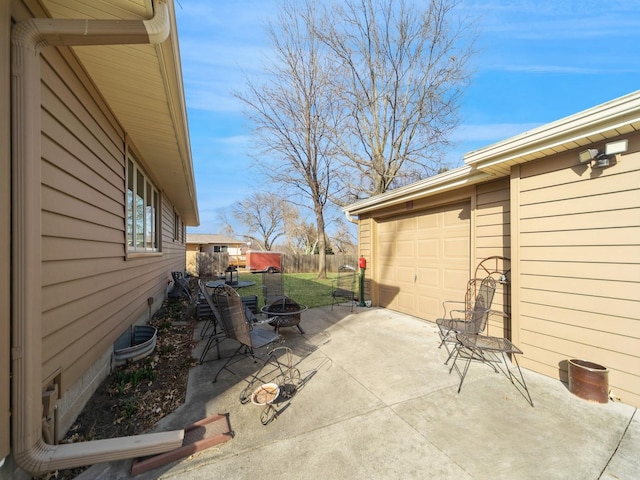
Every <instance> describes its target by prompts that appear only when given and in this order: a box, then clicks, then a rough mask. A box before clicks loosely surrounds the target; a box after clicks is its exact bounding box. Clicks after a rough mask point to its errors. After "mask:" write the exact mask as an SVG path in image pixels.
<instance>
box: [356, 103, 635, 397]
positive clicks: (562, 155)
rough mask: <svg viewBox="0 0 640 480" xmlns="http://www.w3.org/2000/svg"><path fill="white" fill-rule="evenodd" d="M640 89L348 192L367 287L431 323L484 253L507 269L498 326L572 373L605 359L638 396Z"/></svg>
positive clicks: (552, 370)
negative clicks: (457, 161) (403, 176)
mask: <svg viewBox="0 0 640 480" xmlns="http://www.w3.org/2000/svg"><path fill="white" fill-rule="evenodd" d="M639 131H640V91H638V92H634V93H632V94H629V95H626V96H624V97H621V98H618V99H615V100H613V101H611V102H608V103H605V104H603V105H599V106H597V107H594V108H592V109H589V110H586V111H584V112H580V113H578V114H576V115H573V116H570V117H567V118H565V119H562V120H559V121H557V122H553V123H550V124H548V125H544V126H542V127H539V128H537V129H535V130H532V131H530V132H527V133H525V134H522V135H518V136H516V137H513V138H510V139H507V140H505V141H502V142H499V143H497V144H494V145H491V146H488V147H486V148H483V149H480V150H476V151H473V152H470V153H468V154H467V155H465V158H464V160H465V165H464V166H463V167H460V168H458V169H455V170H452V171H449V172H445V173H443V174H440V175H437V176H434V177H430V178H427V179H425V180H422V181H420V182H417V183H415V184H412V185H408V186H406V187H402V188H399V189H396V190H393V191H390V192H387V193H384V194H382V195H379V196H376V197H372V198H369V199H366V200H362V201H360V202H357V203H354V204H352V205H350V206H348V207H347V208H346V209H345V213H346V214H347V215H348V216H350V217H354V216H357V219H358V225H359V248H360V254H361V255H363V256H364V257H365V258H366V259H367V262H368V263H367V270H366V275H367V277H366V281H365V283H366V295H368V296H369V297H370V298H371V300H372V302H373V304H374V305H378V306H382V307H386V308H390V309H393V310H397V311H400V312H403V313H407V314H411V315H414V316H417V317H420V318H424V319H426V320H429V321H435V319H436V318H437V317H438V316H440V315H441V314H442V301H443V300H458V299H462V298H464V293H465V289H466V282H467V280H468V279H469V278H471V277H473V276H474V275H477V273H476V268H478V265H479V264H481V263H482V262H483V260H484V259H487V258H499V259H500V262H502V265H501V266H500V268H502V269H503V270H504V271H505V272H508V275H507V278H506V281H505V282H503V283H502V284H501V285H500V287H499V288H500V290H499V291H498V292H497V297H496V298H497V301H495V300H494V305H493V306H494V308H498V309H501V310H502V311H503V312H504V313H505V315H504V319H503V318H500V319H499V320H493V321H492V322H491V323H490V325H489V330H490V334H491V335H499V334H503V335H505V336H507V337H509V338H510V339H511V340H512V341H513V342H514V343H515V344H516V345H518V346H519V347H520V348H521V349H522V350H523V351H524V356H523V359H522V364H523V366H525V367H526V368H529V369H531V370H535V371H537V372H540V373H543V374H545V375H548V376H551V377H555V378H560V379H561V380H566V375H567V373H566V371H567V360H568V359H570V358H582V359H586V360H589V361H591V362H595V363H598V364H601V365H604V366H606V367H607V368H609V370H610V374H609V383H610V388H611V390H612V394H613V395H615V396H617V397H619V398H621V399H622V401H623V402H625V403H628V404H632V405H635V406H640V357H639V356H638V355H637V352H639V351H640V133H639Z"/></svg>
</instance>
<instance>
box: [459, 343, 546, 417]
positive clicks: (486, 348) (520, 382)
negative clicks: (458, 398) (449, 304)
mask: <svg viewBox="0 0 640 480" xmlns="http://www.w3.org/2000/svg"><path fill="white" fill-rule="evenodd" d="M456 337H457V341H458V343H457V345H456V347H455V356H454V359H453V365H452V366H451V369H450V370H449V373H451V370H453V369H454V368H455V369H456V371H457V372H458V374H459V375H460V385H459V386H458V393H460V390H461V389H462V383H463V382H464V379H465V377H466V376H467V372H468V371H469V365H470V364H471V360H479V361H481V362H483V363H487V364H489V365H490V366H491V367H492V368H493V370H494V371H495V372H496V373H497V372H498V370H500V372H502V373H503V374H504V376H505V377H507V379H508V380H509V381H510V382H511V384H512V385H513V386H514V387H515V389H516V390H518V392H519V393H520V395H522V396H523V397H524V398H525V400H527V402H529V405H531V406H532V407H533V400H532V399H531V394H530V393H529V389H528V388H527V384H526V382H525V380H524V376H523V375H522V370H520V364H519V363H518V357H517V355H522V350H520V349H519V348H518V347H516V346H515V345H514V344H513V343H511V340H509V339H507V338H503V337H491V336H486V335H480V334H477V333H468V332H462V333H458V334H457V335H456ZM507 355H509V356H511V359H512V361H513V364H515V366H516V369H517V371H518V375H517V376H516V375H515V374H514V372H513V371H512V370H513V368H512V367H509V363H508V362H509V360H508V359H507ZM459 358H465V359H466V360H467V362H466V363H465V365H464V369H463V370H462V371H460V369H459V368H458V366H457V365H456V362H457V361H458V359H459ZM496 366H497V368H496Z"/></svg>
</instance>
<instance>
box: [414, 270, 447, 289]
mask: <svg viewBox="0 0 640 480" xmlns="http://www.w3.org/2000/svg"><path fill="white" fill-rule="evenodd" d="M440 280H441V278H440V270H438V269H437V268H419V269H418V281H419V282H418V284H419V286H420V287H421V288H436V289H439V288H440V287H441V286H442V282H441V281H440Z"/></svg>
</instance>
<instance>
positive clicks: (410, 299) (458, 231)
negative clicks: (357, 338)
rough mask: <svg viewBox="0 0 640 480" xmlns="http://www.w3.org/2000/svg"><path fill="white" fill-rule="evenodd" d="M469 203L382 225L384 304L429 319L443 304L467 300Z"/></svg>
mask: <svg viewBox="0 0 640 480" xmlns="http://www.w3.org/2000/svg"><path fill="white" fill-rule="evenodd" d="M470 211H471V208H470V204H469V202H465V203H458V204H455V205H447V206H443V207H440V208H437V209H433V210H427V211H422V212H416V213H413V214H412V215H407V216H402V217H393V218H391V219H389V220H385V221H378V225H377V240H378V241H377V242H376V243H377V249H376V266H377V268H376V272H377V274H376V277H377V278H376V281H377V282H376V283H377V286H378V295H379V297H378V298H379V304H380V305H381V306H384V307H387V308H390V309H392V310H397V311H399V312H403V313H407V314H410V315H415V316H417V317H420V318H425V319H427V320H435V319H436V318H437V317H439V316H441V313H442V302H443V301H444V300H457V299H461V298H462V299H463V298H464V288H465V286H466V283H467V280H468V279H469V268H470V267H469V265H470V259H469V257H470V233H471V227H470V225H471V222H470Z"/></svg>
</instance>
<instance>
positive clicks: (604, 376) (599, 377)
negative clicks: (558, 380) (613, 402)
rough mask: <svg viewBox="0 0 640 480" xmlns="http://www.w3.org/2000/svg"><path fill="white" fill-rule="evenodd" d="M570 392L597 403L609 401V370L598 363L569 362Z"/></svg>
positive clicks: (573, 359)
mask: <svg viewBox="0 0 640 480" xmlns="http://www.w3.org/2000/svg"><path fill="white" fill-rule="evenodd" d="M568 374H569V391H570V392H571V393H573V394H574V395H576V396H578V397H580V398H583V399H585V400H590V401H592V402H597V403H607V402H608V401H609V369H608V368H606V367H603V366H602V365H598V364H597V363H593V362H588V361H586V360H578V359H576V358H572V359H571V360H569V371H568Z"/></svg>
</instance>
